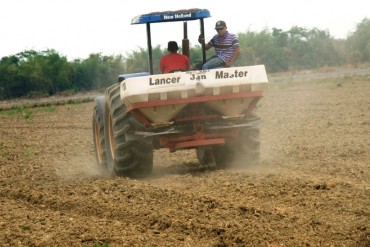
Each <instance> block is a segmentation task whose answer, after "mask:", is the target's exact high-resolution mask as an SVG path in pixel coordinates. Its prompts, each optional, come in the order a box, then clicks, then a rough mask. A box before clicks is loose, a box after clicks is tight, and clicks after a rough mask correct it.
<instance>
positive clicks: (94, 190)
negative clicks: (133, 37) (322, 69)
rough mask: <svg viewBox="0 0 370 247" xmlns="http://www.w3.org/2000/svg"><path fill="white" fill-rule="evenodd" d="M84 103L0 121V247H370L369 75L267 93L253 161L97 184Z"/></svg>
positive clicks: (286, 85)
mask: <svg viewBox="0 0 370 247" xmlns="http://www.w3.org/2000/svg"><path fill="white" fill-rule="evenodd" d="M93 105H94V103H93V102H87V103H82V104H65V105H56V106H45V107H37V108H31V109H21V110H16V109H13V110H7V111H2V112H0V245H1V246H91V247H92V246H96V247H97V246H105V247H108V246H264V247H277V246H332V247H333V246H338V247H339V246H341V247H342V246H351V247H352V246H359V247H364V246H367V247H368V246H370V77H369V76H351V77H345V78H339V79H338V78H337V79H327V78H326V79H322V80H315V81H309V80H308V81H307V80H305V81H300V82H299V81H295V82H292V81H284V82H279V83H270V85H269V89H268V91H267V92H266V95H265V97H264V98H263V99H262V100H261V101H260V104H259V111H260V115H261V117H262V119H263V125H262V129H261V148H262V150H261V151H262V163H261V164H260V165H259V166H258V167H253V168H252V167H245V169H243V170H242V169H239V168H238V169H237V168H232V167H231V168H229V169H224V170H215V169H212V167H205V166H202V165H200V164H199V163H198V161H197V159H196V156H195V154H194V151H193V150H187V151H179V152H175V153H169V152H168V151H167V150H158V151H155V160H154V173H153V176H151V177H149V178H147V179H143V180H134V179H128V178H122V177H101V176H99V174H98V171H97V168H96V165H95V156H94V149H93V140H92V128H91V116H92V109H93Z"/></svg>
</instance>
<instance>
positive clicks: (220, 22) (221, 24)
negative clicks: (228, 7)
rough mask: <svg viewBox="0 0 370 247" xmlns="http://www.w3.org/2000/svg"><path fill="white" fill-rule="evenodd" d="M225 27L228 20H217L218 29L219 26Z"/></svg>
mask: <svg viewBox="0 0 370 247" xmlns="http://www.w3.org/2000/svg"><path fill="white" fill-rule="evenodd" d="M224 27H226V22H224V21H218V22H216V27H215V29H217V28H224Z"/></svg>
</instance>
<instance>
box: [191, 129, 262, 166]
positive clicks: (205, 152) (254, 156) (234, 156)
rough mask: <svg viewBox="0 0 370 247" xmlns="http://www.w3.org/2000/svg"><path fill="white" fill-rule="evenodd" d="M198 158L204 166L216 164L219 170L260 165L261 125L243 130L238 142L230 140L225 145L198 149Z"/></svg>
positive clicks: (240, 131) (240, 132)
mask: <svg viewBox="0 0 370 247" xmlns="http://www.w3.org/2000/svg"><path fill="white" fill-rule="evenodd" d="M197 157H198V160H199V162H200V163H201V164H202V165H206V164H212V163H214V164H215V165H216V167H217V168H219V169H223V168H227V167H230V166H233V167H239V168H247V167H252V166H256V165H258V164H259V163H260V126H259V123H257V124H255V125H252V126H250V127H245V128H241V129H240V130H239V138H238V140H229V141H228V142H226V144H225V145H215V146H213V147H201V148H198V149H197Z"/></svg>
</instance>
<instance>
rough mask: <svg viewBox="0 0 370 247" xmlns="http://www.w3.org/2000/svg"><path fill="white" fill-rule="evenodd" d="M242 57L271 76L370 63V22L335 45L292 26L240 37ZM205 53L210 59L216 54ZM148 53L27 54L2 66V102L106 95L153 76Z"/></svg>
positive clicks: (157, 52) (196, 56) (194, 53)
mask: <svg viewBox="0 0 370 247" xmlns="http://www.w3.org/2000/svg"><path fill="white" fill-rule="evenodd" d="M238 37H239V42H240V45H241V53H240V56H239V58H238V59H237V61H236V63H235V66H246V65H255V64H264V65H265V66H266V70H267V72H268V73H273V72H281V71H288V70H300V69H313V68H319V67H323V66H340V65H344V64H353V65H357V64H361V63H367V62H370V19H368V18H365V19H363V20H362V21H361V22H360V23H358V24H357V26H356V29H355V31H354V32H353V33H351V34H349V35H348V37H347V38H346V39H335V38H333V37H332V36H331V35H330V33H329V31H327V30H319V29H317V28H313V29H306V28H302V27H298V26H293V27H292V28H291V29H290V30H288V31H283V30H281V29H278V28H272V29H267V28H266V29H264V30H262V31H260V32H254V31H246V32H243V33H238ZM213 52H214V51H213V50H212V49H210V50H208V51H207V57H210V56H211V55H212V54H213ZM147 53H148V52H147V50H146V49H144V48H139V49H138V50H136V51H132V52H130V53H126V54H125V55H115V56H103V55H101V54H100V53H95V54H90V55H89V57H88V58H86V59H75V60H73V61H68V60H67V58H66V57H65V56H62V55H60V54H59V53H58V52H57V51H55V50H53V49H49V50H46V51H34V50H26V51H23V52H20V53H18V54H15V55H11V56H6V57H3V58H1V60H0V100H4V99H11V98H17V97H39V96H48V95H54V94H57V93H60V92H65V91H70V92H79V91H90V90H102V89H104V88H106V87H108V86H109V85H111V84H112V83H115V82H116V81H117V77H118V75H120V74H125V73H135V72H143V71H149V69H148V62H147V61H148V58H147V57H148V56H147ZM165 54H167V50H166V48H161V46H159V45H158V46H156V47H153V62H154V64H155V67H154V72H155V73H160V70H159V67H158V64H159V60H160V58H161V57H162V56H163V55H165ZM201 57H202V52H201V47H200V46H199V45H195V46H192V47H190V61H191V63H192V64H196V63H197V62H199V61H201Z"/></svg>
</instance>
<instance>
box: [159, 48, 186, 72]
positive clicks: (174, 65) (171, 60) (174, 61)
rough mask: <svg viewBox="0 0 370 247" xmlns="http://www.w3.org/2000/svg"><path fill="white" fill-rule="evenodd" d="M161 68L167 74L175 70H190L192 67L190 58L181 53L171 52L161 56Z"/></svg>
mask: <svg viewBox="0 0 370 247" xmlns="http://www.w3.org/2000/svg"><path fill="white" fill-rule="evenodd" d="M159 68H160V69H161V70H162V73H164V74H166V73H169V72H171V71H173V70H188V69H189V68H190V62H189V58H188V57H187V56H185V55H183V54H180V53H177V52H176V53H169V54H168V55H166V56H163V57H162V58H161V61H160V63H159Z"/></svg>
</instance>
